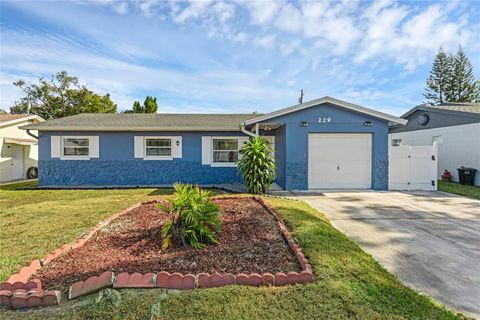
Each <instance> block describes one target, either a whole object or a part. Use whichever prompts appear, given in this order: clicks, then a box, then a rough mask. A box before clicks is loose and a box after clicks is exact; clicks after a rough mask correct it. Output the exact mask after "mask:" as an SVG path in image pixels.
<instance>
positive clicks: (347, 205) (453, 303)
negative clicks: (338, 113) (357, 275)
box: [294, 191, 480, 319]
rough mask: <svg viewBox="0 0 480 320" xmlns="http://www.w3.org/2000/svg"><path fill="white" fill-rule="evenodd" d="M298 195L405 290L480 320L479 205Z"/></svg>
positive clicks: (416, 197)
mask: <svg viewBox="0 0 480 320" xmlns="http://www.w3.org/2000/svg"><path fill="white" fill-rule="evenodd" d="M294 195H295V196H296V197H298V198H300V199H302V200H304V201H306V202H307V203H309V204H310V205H311V206H312V207H314V208H315V209H317V210H319V211H321V212H324V213H325V214H326V215H327V217H328V218H329V219H330V220H331V222H332V224H333V225H334V226H335V228H337V229H338V230H340V231H342V232H343V233H345V234H346V235H348V236H349V237H350V238H352V239H354V240H355V241H356V242H357V243H358V244H359V245H360V246H361V247H362V248H363V249H364V250H365V251H367V252H368V253H370V254H371V255H372V256H373V257H374V258H375V259H376V260H377V261H379V262H380V263H381V264H382V265H383V266H384V267H385V268H386V269H388V270H389V271H390V272H392V273H394V274H396V275H397V276H398V277H399V278H400V279H401V280H403V281H404V282H405V283H406V284H407V285H409V286H410V287H412V288H414V289H416V290H418V291H420V292H423V293H425V294H427V295H429V296H431V297H433V298H434V299H436V300H438V301H440V302H442V303H444V304H445V305H447V306H449V307H451V308H453V309H456V310H459V311H462V312H464V313H465V314H468V315H470V316H473V317H476V318H479V319H480V201H477V200H472V199H468V198H464V197H460V196H455V195H451V194H447V193H442V192H374V191H365V192H324V193H318V194H311V193H308V194H307V193H295V194H294Z"/></svg>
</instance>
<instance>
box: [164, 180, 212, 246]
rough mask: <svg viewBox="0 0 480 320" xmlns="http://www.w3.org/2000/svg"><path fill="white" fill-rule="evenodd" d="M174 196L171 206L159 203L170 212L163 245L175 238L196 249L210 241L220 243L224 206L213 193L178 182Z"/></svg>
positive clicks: (170, 202)
mask: <svg viewBox="0 0 480 320" xmlns="http://www.w3.org/2000/svg"><path fill="white" fill-rule="evenodd" d="M174 188H175V192H174V198H173V199H170V200H168V201H169V206H164V205H159V207H160V208H161V209H162V210H163V211H165V212H167V213H169V214H170V219H169V220H168V221H167V222H166V223H165V225H164V226H163V228H162V231H161V236H162V249H167V248H168V247H170V245H171V243H172V241H173V240H176V241H177V242H179V243H182V244H183V245H184V246H190V247H192V248H195V249H202V248H204V247H205V245H206V243H218V241H217V239H216V238H215V232H216V231H218V229H220V224H221V223H220V208H219V206H218V205H217V204H215V203H213V202H212V200H211V199H210V193H209V192H208V191H205V190H201V189H200V188H199V187H194V186H192V185H189V184H184V185H182V184H179V183H176V184H175V186H174Z"/></svg>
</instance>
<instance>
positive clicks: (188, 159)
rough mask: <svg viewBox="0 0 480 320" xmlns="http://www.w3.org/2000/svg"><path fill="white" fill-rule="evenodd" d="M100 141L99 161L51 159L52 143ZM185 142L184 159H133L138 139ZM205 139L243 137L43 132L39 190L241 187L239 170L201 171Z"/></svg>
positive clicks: (207, 168) (40, 146) (153, 133)
mask: <svg viewBox="0 0 480 320" xmlns="http://www.w3.org/2000/svg"><path fill="white" fill-rule="evenodd" d="M52 135H53V136H62V135H63V136H68V135H98V136H99V137H100V138H99V142H100V157H99V158H91V159H90V160H60V159H58V158H51V157H50V137H51V136H52ZM161 135H165V136H182V143H183V148H182V158H181V159H173V160H158V161H156V160H143V159H139V158H135V157H134V136H161ZM202 136H243V134H242V133H241V132H201V133H199V132H162V133H158V132H88V133H85V132H40V133H39V161H38V166H39V185H40V186H116V185H122V186H137V185H142V186H143V185H163V184H172V183H175V182H185V183H195V184H221V183H238V182H241V181H242V179H241V176H240V175H239V174H238V172H237V168H236V167H211V166H209V165H202V159H201V157H202V151H201V148H202V141H201V139H202V138H201V137H202Z"/></svg>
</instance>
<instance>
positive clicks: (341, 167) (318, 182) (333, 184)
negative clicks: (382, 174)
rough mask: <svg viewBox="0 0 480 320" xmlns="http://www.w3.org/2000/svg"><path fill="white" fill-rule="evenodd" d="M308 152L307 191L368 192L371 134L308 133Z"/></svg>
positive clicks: (369, 183)
mask: <svg viewBox="0 0 480 320" xmlns="http://www.w3.org/2000/svg"><path fill="white" fill-rule="evenodd" d="M308 148H309V149H308V186H309V188H310V189H355V188H367V189H368V188H371V163H372V159H371V158H372V135H371V134H348V133H347V134H323V133H312V134H309V138H308Z"/></svg>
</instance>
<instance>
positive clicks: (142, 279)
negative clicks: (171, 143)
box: [68, 196, 314, 299]
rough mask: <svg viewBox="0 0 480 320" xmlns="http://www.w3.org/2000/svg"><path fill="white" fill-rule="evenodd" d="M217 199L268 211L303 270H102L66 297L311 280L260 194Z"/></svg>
mask: <svg viewBox="0 0 480 320" xmlns="http://www.w3.org/2000/svg"><path fill="white" fill-rule="evenodd" d="M215 198H216V199H224V198H227V199H245V198H250V199H254V200H255V201H257V202H258V203H259V204H260V205H261V206H262V207H263V208H264V209H265V210H267V212H268V213H270V214H271V215H272V216H273V217H274V218H275V220H276V221H277V223H278V227H279V229H280V232H281V234H282V236H283V238H284V239H285V241H286V242H287V243H288V245H289V247H290V249H291V250H292V251H293V253H294V254H295V256H296V258H297V260H298V262H299V264H300V266H301V267H302V271H300V272H295V271H291V272H287V273H283V272H277V273H275V274H272V273H263V274H259V273H250V274H245V273H239V274H232V273H223V274H221V273H213V274H210V273H199V274H196V275H194V274H191V273H188V274H182V273H178V272H174V273H170V272H166V271H160V272H158V273H152V272H150V273H145V274H142V273H127V272H122V273H118V274H116V275H115V273H113V272H112V271H105V272H104V273H102V274H101V275H99V276H93V277H90V278H88V279H86V280H84V281H78V282H75V283H74V284H72V285H71V286H70V289H69V294H68V298H69V299H75V298H77V297H80V296H83V295H87V294H90V293H94V292H96V291H99V290H101V289H103V288H108V287H113V288H117V289H120V288H166V289H177V290H189V289H195V288H214V287H222V286H227V285H248V286H262V285H264V286H265V285H266V286H284V285H289V284H302V283H307V282H312V281H313V280H314V276H313V272H312V267H311V265H310V263H309V262H308V259H307V258H306V257H305V255H304V254H303V252H302V249H301V248H300V247H299V246H298V245H297V244H296V243H295V241H294V240H293V238H292V236H291V235H290V232H289V231H288V230H287V227H286V226H285V223H284V222H283V220H282V219H281V218H280V217H279V216H278V214H277V213H276V211H275V210H274V209H273V208H272V207H271V206H270V205H269V204H268V203H267V202H266V201H265V200H264V199H262V198H261V197H238V196H233V197H228V196H227V197H225V196H219V197H215ZM158 202H160V201H159V200H152V201H148V202H144V203H143V204H150V203H158Z"/></svg>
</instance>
